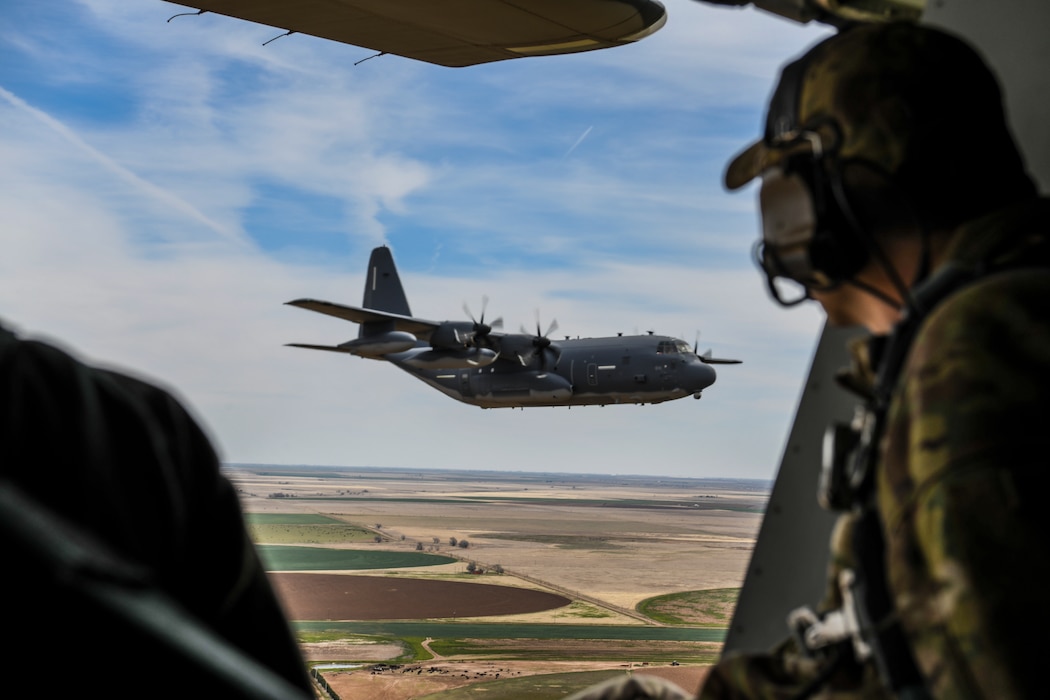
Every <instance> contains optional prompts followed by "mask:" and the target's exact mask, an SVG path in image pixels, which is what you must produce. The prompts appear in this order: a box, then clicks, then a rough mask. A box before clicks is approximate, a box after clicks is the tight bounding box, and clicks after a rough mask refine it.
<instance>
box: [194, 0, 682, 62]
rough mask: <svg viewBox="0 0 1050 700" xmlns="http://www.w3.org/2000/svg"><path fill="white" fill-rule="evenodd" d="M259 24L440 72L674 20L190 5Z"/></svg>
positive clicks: (591, 2) (468, 8)
mask: <svg viewBox="0 0 1050 700" xmlns="http://www.w3.org/2000/svg"><path fill="white" fill-rule="evenodd" d="M178 4H180V5H185V6H187V7H193V8H196V9H198V10H201V11H202V12H215V13H218V14H222V15H227V16H229V17H236V18H238V19H243V20H248V21H250V22H258V23H260V24H266V25H269V26H271V27H278V28H280V29H286V30H288V31H289V32H295V33H299V34H309V35H311V36H316V37H320V38H322V39H331V40H332V41H339V42H342V43H344V44H353V45H354V46H362V47H365V48H369V49H372V50H374V51H378V52H380V53H391V54H395V55H398V56H403V57H405V58H414V59H416V60H419V61H426V62H427V63H433V64H436V65H440V66H449V67H462V66H471V65H476V64H479V63H489V62H491V61H502V60H506V59H509V58H521V57H524V56H543V55H554V54H564V53H574V52H578V51H593V50H595V49H604V48H609V47H613V46H620V45H622V44H627V43H630V42H633V41H638V40H639V39H642V38H644V37H646V36H649V35H650V34H652V33H653V32H655V31H657V30H658V29H660V28H661V27H662V26H663V25H664V23H665V22H666V21H667V12H666V10H665V9H664V6H663V5H661V4H660V3H659V2H657V1H656V0H298V1H296V0H187V1H185V2H179V3H178Z"/></svg>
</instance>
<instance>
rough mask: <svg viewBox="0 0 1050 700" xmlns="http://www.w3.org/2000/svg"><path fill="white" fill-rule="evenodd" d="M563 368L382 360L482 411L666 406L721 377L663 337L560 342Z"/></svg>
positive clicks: (678, 342)
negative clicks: (422, 365) (428, 365)
mask: <svg viewBox="0 0 1050 700" xmlns="http://www.w3.org/2000/svg"><path fill="white" fill-rule="evenodd" d="M552 346H553V347H556V348H557V350H558V351H559V352H560V357H559V358H558V361H557V364H555V365H553V366H550V367H547V368H541V367H539V366H538V364H537V366H536V367H522V366H520V365H519V364H518V363H517V362H492V363H491V364H488V365H486V366H483V367H463V368H458V369H453V368H444V369H421V368H419V367H414V366H411V365H410V364H407V363H406V360H409V359H411V358H412V356H413V355H414V354H416V353H417V352H419V351H420V350H425V349H424V348H419V349H413V350H410V351H407V352H403V353H398V354H396V355H386V356H385V357H384V358H383V359H385V360H387V361H388V362H391V363H393V364H395V365H397V366H398V367H400V368H401V369H403V370H405V371H406V372H408V373H410V374H412V375H413V376H415V377H418V378H419V379H421V380H422V381H424V382H426V383H427V384H429V385H431V386H432V387H434V388H435V389H437V390H439V391H441V392H443V393H445V394H447V395H448V396H450V397H452V398H454V399H457V400H459V401H462V402H464V403H468V404H472V405H474V406H480V407H482V408H516V407H525V406H593V405H602V406H604V405H606V404H624V403H634V404H647V403H662V402H664V401H670V400H672V399H680V398H683V397H686V396H689V395H693V396H695V397H696V398H700V392H701V391H703V390H704V389H706V388H707V387H709V386H711V385H712V384H714V382H715V370H714V368H713V367H711V366H709V365H706V364H704V363H703V362H701V361H700V359H699V358H698V357H697V356H696V353H695V352H694V351H693V350H692V349H691V348H690V347H689V346H688V345H686V344H685V343H684V342H683V341H681V340H676V339H675V338H670V337H667V336H661V335H635V336H616V337H609V338H579V339H572V340H555V341H553V342H552Z"/></svg>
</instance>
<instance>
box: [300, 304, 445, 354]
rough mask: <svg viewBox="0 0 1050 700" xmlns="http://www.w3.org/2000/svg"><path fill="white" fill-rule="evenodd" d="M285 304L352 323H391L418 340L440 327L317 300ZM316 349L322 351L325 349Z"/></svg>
mask: <svg viewBox="0 0 1050 700" xmlns="http://www.w3.org/2000/svg"><path fill="white" fill-rule="evenodd" d="M287 304H288V305H289V306H298V307H299V308H300V309H307V310H309V311H316V312H317V313H319V314H325V315H326V316H335V317H336V318H341V319H343V320H344V321H351V322H353V323H377V322H378V323H382V322H393V324H394V330H398V331H405V332H406V333H411V334H412V335H414V336H416V337H418V338H426V337H427V336H428V335H429V334H430V333H431V332H433V331H434V329H435V328H437V327H438V326H440V325H441V324H440V323H438V322H436V321H427V320H426V319H422V318H412V317H411V316H402V315H400V314H392V313H388V312H386V311H376V310H375V309H362V308H360V307H357V306H344V305H342V304H333V303H332V302H330V301H319V300H317V299H296V300H295V301H289V302H287ZM311 347H313V346H311ZM317 349H322V350H323V349H326V348H317Z"/></svg>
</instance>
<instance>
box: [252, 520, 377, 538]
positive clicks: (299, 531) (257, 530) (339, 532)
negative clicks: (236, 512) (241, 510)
mask: <svg viewBox="0 0 1050 700" xmlns="http://www.w3.org/2000/svg"><path fill="white" fill-rule="evenodd" d="M246 519H247V523H248V532H249V533H251V537H252V541H254V542H265V543H266V544H341V543H344V542H371V541H372V540H373V539H375V536H376V533H375V532H373V531H371V530H368V529H366V528H363V527H359V526H357V525H351V524H350V523H344V522H343V521H341V520H336V519H335V518H329V517H326V516H324V515H310V514H293V513H250V514H248V515H247V516H246Z"/></svg>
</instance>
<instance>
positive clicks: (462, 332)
mask: <svg viewBox="0 0 1050 700" xmlns="http://www.w3.org/2000/svg"><path fill="white" fill-rule="evenodd" d="M473 331H474V324H473V323H470V322H469V321H445V322H444V323H442V324H441V325H439V326H438V327H437V328H435V329H434V330H433V331H432V332H431V333H430V337H429V338H428V339H427V342H428V343H430V345H431V347H434V348H443V349H455V348H462V347H465V346H467V345H468V344H469V341H470V336H471V333H472V332H473Z"/></svg>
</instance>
